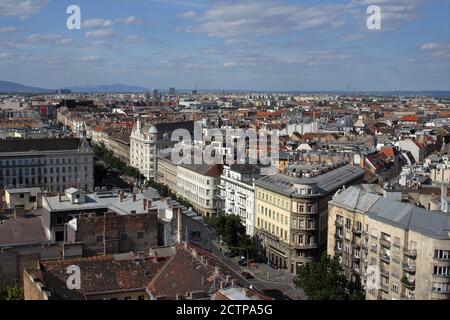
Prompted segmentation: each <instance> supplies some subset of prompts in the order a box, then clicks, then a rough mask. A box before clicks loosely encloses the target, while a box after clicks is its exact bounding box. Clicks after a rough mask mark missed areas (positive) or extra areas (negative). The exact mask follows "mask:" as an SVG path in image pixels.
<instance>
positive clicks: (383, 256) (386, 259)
mask: <svg viewBox="0 0 450 320" xmlns="http://www.w3.org/2000/svg"><path fill="white" fill-rule="evenodd" d="M380 259H381V260H383V261H384V262H386V263H390V262H391V257H389V256H388V255H387V254H385V253H380Z"/></svg>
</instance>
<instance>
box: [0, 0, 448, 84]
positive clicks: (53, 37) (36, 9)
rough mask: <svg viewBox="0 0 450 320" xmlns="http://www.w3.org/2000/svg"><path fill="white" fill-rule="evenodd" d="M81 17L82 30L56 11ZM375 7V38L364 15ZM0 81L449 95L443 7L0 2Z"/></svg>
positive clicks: (245, 1)
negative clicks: (73, 9)
mask: <svg viewBox="0 0 450 320" xmlns="http://www.w3.org/2000/svg"><path fill="white" fill-rule="evenodd" d="M73 4H75V5H78V6H79V7H80V8H81V18H82V28H81V30H68V29H67V28H66V20H67V18H68V15H67V14H66V8H67V7H68V6H69V5H73ZM371 4H377V5H379V6H380V8H381V21H382V22H381V23H382V28H381V30H369V29H368V28H367V27H366V20H367V17H368V15H367V13H366V9H367V7H368V6H369V5H371ZM0 80H9V81H15V82H20V83H24V84H27V85H33V86H40V87H47V88H60V87H65V86H78V85H97V84H114V83H125V84H130V85H140V86H144V87H146V88H164V89H166V88H169V87H176V88H183V89H187V88H193V87H194V86H195V84H198V86H199V88H203V89H253V90H258V89H259V90H345V89H346V88H347V85H350V87H351V89H352V90H434V89H437V90H450V1H449V0H334V1H333V0H315V1H313V0H308V1H301V0H297V1H293V0H239V1H238V0H98V1H94V0H70V1H66V0H57V1H56V0H27V1H25V0H0Z"/></svg>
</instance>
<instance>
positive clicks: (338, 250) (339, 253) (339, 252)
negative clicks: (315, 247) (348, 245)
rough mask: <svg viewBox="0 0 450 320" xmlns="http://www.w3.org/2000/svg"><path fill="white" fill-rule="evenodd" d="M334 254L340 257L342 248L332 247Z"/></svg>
mask: <svg viewBox="0 0 450 320" xmlns="http://www.w3.org/2000/svg"><path fill="white" fill-rule="evenodd" d="M334 253H335V254H337V255H342V247H341V248H338V247H337V246H335V247H334Z"/></svg>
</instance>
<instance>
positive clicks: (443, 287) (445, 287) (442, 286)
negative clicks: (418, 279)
mask: <svg viewBox="0 0 450 320" xmlns="http://www.w3.org/2000/svg"><path fill="white" fill-rule="evenodd" d="M449 289H450V284H448V283H437V282H435V283H433V292H448V291H449Z"/></svg>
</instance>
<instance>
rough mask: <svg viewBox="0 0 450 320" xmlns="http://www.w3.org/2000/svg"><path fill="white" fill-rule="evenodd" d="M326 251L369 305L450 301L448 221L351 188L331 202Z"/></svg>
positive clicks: (437, 213)
mask: <svg viewBox="0 0 450 320" xmlns="http://www.w3.org/2000/svg"><path fill="white" fill-rule="evenodd" d="M328 217H329V219H328V249H327V252H328V254H329V255H332V256H339V257H340V261H341V264H342V267H343V269H344V272H345V275H346V277H347V279H348V280H353V281H361V284H362V286H363V288H365V291H366V298H367V299H369V300H376V299H387V300H412V299H417V300H445V299H450V216H449V215H448V214H445V213H443V212H440V211H428V210H425V209H422V208H419V207H416V206H414V205H411V204H407V203H402V202H399V201H395V200H391V199H387V198H385V197H382V196H380V195H377V194H373V193H368V192H364V191H362V190H361V189H360V188H358V187H350V188H347V189H345V190H343V191H339V192H337V193H336V195H335V196H334V197H333V199H332V200H331V201H330V202H329V215H328Z"/></svg>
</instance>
